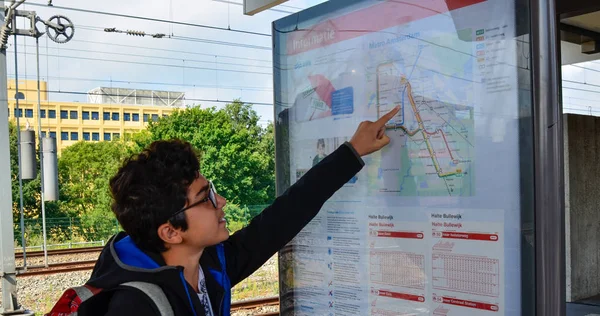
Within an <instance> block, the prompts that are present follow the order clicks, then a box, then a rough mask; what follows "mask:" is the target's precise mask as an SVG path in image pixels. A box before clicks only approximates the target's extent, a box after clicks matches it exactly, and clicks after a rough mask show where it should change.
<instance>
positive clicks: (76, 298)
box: [44, 285, 102, 316]
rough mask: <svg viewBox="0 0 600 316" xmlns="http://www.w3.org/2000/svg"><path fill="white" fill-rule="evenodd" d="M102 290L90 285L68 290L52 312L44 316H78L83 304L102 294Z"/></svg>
mask: <svg viewBox="0 0 600 316" xmlns="http://www.w3.org/2000/svg"><path fill="white" fill-rule="evenodd" d="M101 291H102V289H99V288H95V287H92V286H89V285H83V286H77V287H72V288H69V289H67V290H66V291H65V292H64V293H63V295H62V296H61V297H60V299H59V300H58V302H56V304H55V305H54V307H53V308H52V310H51V311H50V312H49V313H47V314H45V315H44V316H71V315H77V310H78V309H79V306H80V305H81V303H83V302H85V301H86V300H88V299H90V298H91V297H92V296H94V295H96V294H98V293H100V292H101Z"/></svg>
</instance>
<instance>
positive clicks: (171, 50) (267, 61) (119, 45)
mask: <svg viewBox="0 0 600 316" xmlns="http://www.w3.org/2000/svg"><path fill="white" fill-rule="evenodd" d="M71 42H79V43H87V44H98V45H103V46H107V45H108V46H114V47H127V48H137V49H143V50H153V51H161V52H169V53H180V54H190V55H198V56H210V57H214V56H218V57H219V58H231V59H240V60H251V61H260V62H266V63H271V62H272V61H271V60H268V59H259V58H249V57H238V56H227V55H218V54H208V53H199V52H192V51H183V50H176V49H167V48H156V47H148V46H138V45H135V46H134V45H126V44H117V43H110V42H97V41H87V40H77V39H73V40H71Z"/></svg>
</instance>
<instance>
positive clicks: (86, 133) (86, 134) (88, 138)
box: [83, 132, 90, 140]
mask: <svg viewBox="0 0 600 316" xmlns="http://www.w3.org/2000/svg"><path fill="white" fill-rule="evenodd" d="M83 140H90V133H88V132H83Z"/></svg>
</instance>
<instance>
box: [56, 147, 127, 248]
mask: <svg viewBox="0 0 600 316" xmlns="http://www.w3.org/2000/svg"><path fill="white" fill-rule="evenodd" d="M129 151H130V149H129V146H128V145H127V144H126V143H125V142H124V141H120V140H114V141H110V142H78V143H76V144H74V145H72V146H69V147H67V148H66V149H65V150H63V152H62V155H61V156H60V159H59V161H58V172H59V181H60V184H61V198H60V199H61V208H62V209H63V210H65V211H66V212H68V213H69V216H71V217H77V218H81V219H82V221H81V227H80V228H81V232H79V233H80V235H82V236H83V237H84V238H85V239H87V240H99V239H101V238H106V237H108V236H109V235H110V234H111V233H114V231H113V228H114V227H115V218H114V216H113V214H112V212H111V202H112V198H111V196H110V188H109V181H110V178H111V177H112V176H114V175H115V174H116V172H117V170H118V168H119V167H120V166H121V164H122V162H123V160H124V159H125V158H126V157H128V156H129Z"/></svg>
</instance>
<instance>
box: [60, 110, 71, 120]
mask: <svg viewBox="0 0 600 316" xmlns="http://www.w3.org/2000/svg"><path fill="white" fill-rule="evenodd" d="M60 118H61V119H66V118H69V113H68V112H67V111H65V110H61V111H60Z"/></svg>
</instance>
